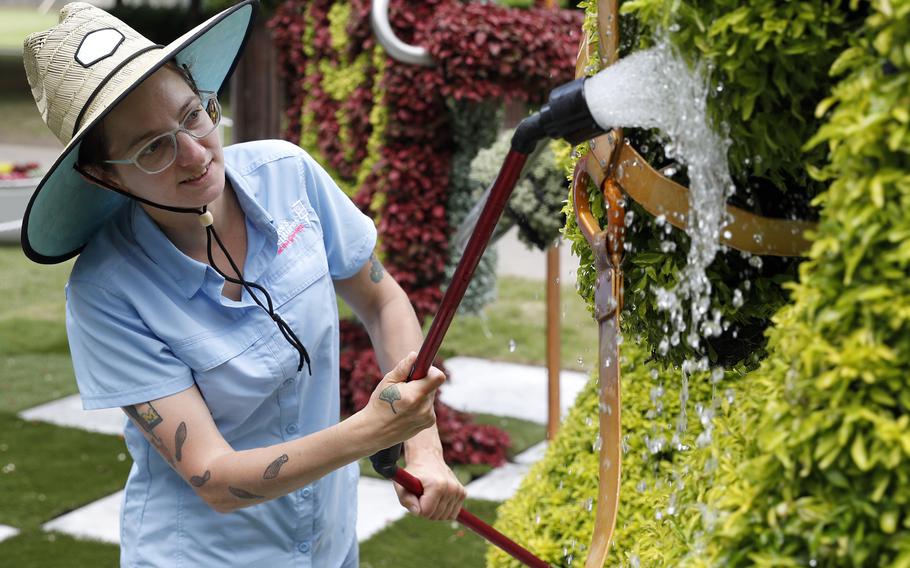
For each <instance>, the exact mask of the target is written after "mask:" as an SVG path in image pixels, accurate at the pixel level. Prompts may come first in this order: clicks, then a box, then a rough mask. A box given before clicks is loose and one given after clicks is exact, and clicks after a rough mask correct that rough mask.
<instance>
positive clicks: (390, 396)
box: [379, 385, 401, 414]
mask: <svg viewBox="0 0 910 568" xmlns="http://www.w3.org/2000/svg"><path fill="white" fill-rule="evenodd" d="M379 400H384V401H386V402H388V403H389V406H391V407H392V412H393V413H395V414H398V411H397V410H395V401H396V400H401V393H400V392H398V386H397V385H389V386H387V387H386V388H384V389H382V392H381V393H379Z"/></svg>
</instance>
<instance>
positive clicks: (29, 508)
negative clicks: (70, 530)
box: [0, 413, 131, 558]
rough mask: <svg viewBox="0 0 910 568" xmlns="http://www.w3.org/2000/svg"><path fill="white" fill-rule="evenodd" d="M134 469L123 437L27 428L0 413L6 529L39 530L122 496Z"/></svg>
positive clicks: (0, 488)
mask: <svg viewBox="0 0 910 568" xmlns="http://www.w3.org/2000/svg"><path fill="white" fill-rule="evenodd" d="M130 463H131V462H130V460H129V458H128V455H127V452H126V446H125V445H124V442H123V439H122V438H120V437H119V436H105V435H103V434H93V433H89V432H84V431H82V430H76V429H74V428H61V427H59V426H53V425H50V424H45V423H40V422H26V421H24V420H20V419H19V418H17V417H15V416H14V415H12V414H8V413H0V503H3V507H0V524H5V525H10V526H14V527H17V528H20V529H32V528H34V529H37V528H39V527H40V525H41V524H42V523H44V522H46V521H48V520H50V519H52V518H54V517H57V516H59V515H62V514H63V513H66V512H67V511H71V510H73V509H76V508H78V507H81V506H83V505H87V504H88V503H91V502H92V501H95V500H97V499H100V498H102V497H104V496H106V495H110V494H111V493H114V492H116V491H119V490H121V489H123V484H124V483H125V482H126V475H127V472H128V471H129V467H130ZM64 479H65V482H64ZM2 546H3V545H2V543H0V558H3V556H4V555H3V549H2Z"/></svg>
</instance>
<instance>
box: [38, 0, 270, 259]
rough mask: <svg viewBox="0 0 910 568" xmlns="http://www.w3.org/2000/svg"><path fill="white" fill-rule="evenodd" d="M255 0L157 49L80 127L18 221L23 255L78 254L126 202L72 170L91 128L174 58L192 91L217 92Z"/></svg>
mask: <svg viewBox="0 0 910 568" xmlns="http://www.w3.org/2000/svg"><path fill="white" fill-rule="evenodd" d="M258 5H259V2H258V0H245V1H243V2H241V3H239V4H237V5H235V6H232V7H231V8H228V9H227V10H225V11H223V12H221V13H219V14H217V15H215V16H213V17H211V18H210V19H208V20H207V21H206V22H204V23H202V24H200V25H199V26H197V27H196V28H194V29H193V30H191V31H190V32H188V33H187V34H185V35H184V36H183V37H181V38H179V39H177V40H176V41H174V42H173V43H171V44H170V45H168V46H165V47H163V48H161V57H160V58H159V59H158V60H157V61H156V62H154V63H153V64H151V65H150V66H149V69H148V70H147V71H145V72H144V73H143V74H142V75H140V76H139V77H138V78H137V79H136V81H135V82H134V83H133V84H132V85H130V87H128V88H127V89H125V90H124V92H123V93H121V94H120V95H119V96H118V97H117V98H116V99H115V100H113V101H112V102H111V103H110V104H109V105H108V106H107V108H105V109H104V111H102V112H100V113H98V115H97V116H96V117H94V118H93V119H92V120H91V122H89V123H87V124H85V125H83V126H82V127H80V129H79V132H77V133H76V135H75V136H73V139H72V140H71V141H70V143H69V144H67V146H66V148H64V149H63V152H62V153H61V154H60V157H59V158H57V161H56V162H55V163H54V165H53V166H51V168H50V169H49V170H48V172H47V174H46V175H45V176H44V178H43V179H42V180H41V182H40V183H39V184H38V187H37V188H36V189H35V192H34V193H33V194H32V197H31V199H30V200H29V203H28V208H26V210H25V217H24V218H23V220H22V232H21V242H22V250H23V251H24V252H25V254H26V256H28V257H29V258H30V259H31V260H33V261H35V262H38V263H41V264H57V263H60V262H63V261H65V260H68V259H70V258H72V257H74V256H76V255H78V254H79V252H80V251H81V250H82V248H83V247H84V246H85V245H86V243H88V241H89V239H91V238H92V236H93V235H94V234H95V233H96V232H97V231H98V230H99V229H100V228H101V226H102V225H103V224H104V222H105V221H106V220H107V219H108V218H109V217H110V216H111V214H112V213H114V211H116V210H117V209H119V208H120V207H122V206H123V205H124V204H125V203H126V202H127V201H129V198H128V197H125V196H123V195H120V194H117V193H114V192H113V191H108V190H105V189H102V188H100V187H98V186H97V185H94V184H92V183H89V182H88V181H86V180H85V179H84V178H83V177H82V175H81V174H79V172H77V171H76V169H75V165H76V161H77V159H78V157H79V147H80V146H81V145H82V140H83V139H84V138H85V135H86V134H87V133H88V132H89V131H90V130H91V128H92V127H93V126H94V125H96V124H98V123H99V122H100V121H101V120H102V119H103V118H104V117H105V116H107V114H108V113H109V112H110V111H111V110H112V109H113V108H114V107H115V106H116V105H117V103H119V102H120V101H121V100H123V99H124V98H125V97H126V96H127V95H129V94H130V93H131V92H132V91H133V90H134V89H135V88H136V87H137V86H138V85H139V84H140V83H141V82H142V81H143V80H144V79H146V78H147V77H148V76H149V75H151V74H153V73H154V72H155V71H157V70H158V69H160V68H161V67H162V66H163V65H164V64H165V63H167V62H168V61H170V60H171V59H174V58H176V60H177V63H178V64H184V63H185V64H187V65H188V66H189V67H190V69H191V71H192V74H193V79H194V80H195V82H196V86H197V87H198V88H199V89H200V90H202V91H213V92H218V91H220V90H221V88H222V86H223V85H224V82H225V80H226V79H227V78H228V77H229V76H230V74H231V72H232V71H233V70H234V67H235V66H236V65H237V60H238V59H239V57H240V53H241V52H242V51H243V47H244V45H246V42H247V39H248V38H249V35H250V31H251V29H252V23H253V20H254V18H255V17H256V12H257V9H258Z"/></svg>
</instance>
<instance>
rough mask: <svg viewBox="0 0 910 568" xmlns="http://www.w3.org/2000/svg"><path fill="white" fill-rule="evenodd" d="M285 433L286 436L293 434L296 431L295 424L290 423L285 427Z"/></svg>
mask: <svg viewBox="0 0 910 568" xmlns="http://www.w3.org/2000/svg"><path fill="white" fill-rule="evenodd" d="M285 431H286V432H287V433H288V434H293V433H294V432H296V431H297V424H295V423H294V422H291V423H290V424H288V425H287V427H286V428H285Z"/></svg>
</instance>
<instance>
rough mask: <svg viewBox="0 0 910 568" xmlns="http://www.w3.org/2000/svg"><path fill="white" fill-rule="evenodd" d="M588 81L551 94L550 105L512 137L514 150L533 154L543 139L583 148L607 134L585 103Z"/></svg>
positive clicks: (579, 82) (523, 124)
mask: <svg viewBox="0 0 910 568" xmlns="http://www.w3.org/2000/svg"><path fill="white" fill-rule="evenodd" d="M585 80H586V78H584V77H582V78H581V79H576V80H574V81H572V82H571V83H566V84H564V85H560V86H558V87H556V88H555V89H553V90H552V91H550V98H549V100H548V101H547V104H545V105H543V107H541V109H540V111H538V112H536V113H534V114H532V115H531V116H529V117H527V118H526V119H524V120H522V121H521V123H520V124H519V125H518V128H517V129H516V130H515V134H514V135H513V136H512V149H514V150H516V151H518V152H521V153H523V154H530V153H531V152H532V151H533V150H534V147H535V146H536V145H537V142H538V141H540V139H541V138H543V137H544V136H546V137H549V138H561V139H563V140H565V141H566V142H568V143H569V144H572V145H573V146H574V145H576V144H581V143H582V142H584V141H585V140H590V139H591V138H595V137H597V136H599V135H601V134H603V133H604V132H605V130H604V129H603V128H601V127H600V126H599V125H598V124H597V122H595V121H594V117H593V116H592V115H591V111H590V109H589V108H588V102H587V101H586V100H585Z"/></svg>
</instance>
